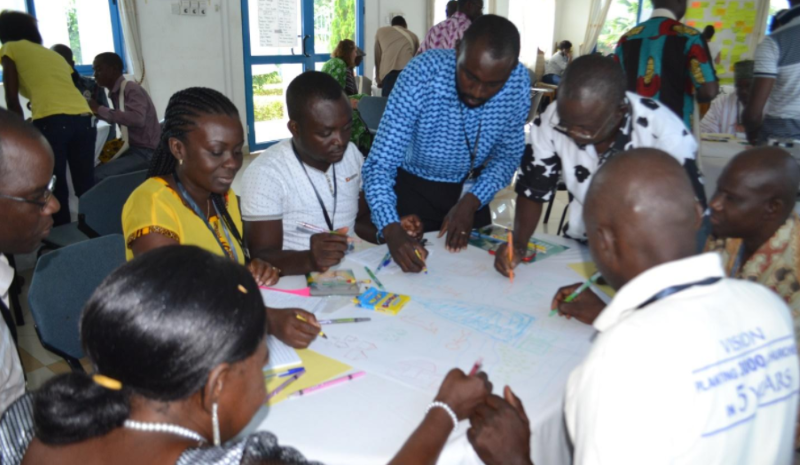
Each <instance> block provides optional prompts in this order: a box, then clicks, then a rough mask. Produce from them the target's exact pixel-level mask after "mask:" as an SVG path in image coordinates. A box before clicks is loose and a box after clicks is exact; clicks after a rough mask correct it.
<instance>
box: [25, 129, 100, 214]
mask: <svg viewBox="0 0 800 465" xmlns="http://www.w3.org/2000/svg"><path fill="white" fill-rule="evenodd" d="M33 125H34V126H36V128H38V129H39V131H40V132H41V133H42V135H43V136H44V138H45V139H47V142H49V143H50V147H51V148H52V149H53V154H54V155H55V167H54V169H53V174H55V175H56V179H57V182H56V189H55V192H53V195H55V196H56V199H58V201H59V203H61V210H59V211H58V213H56V214H54V215H53V222H54V223H55V225H56V226H59V225H62V224H67V223H69V222H70V215H69V189H68V188H67V163H69V172H70V176H71V177H72V186H73V187H74V188H75V196H77V197H80V196H81V195H83V193H84V192H86V191H88V190H89V189H91V188H92V186H94V147H95V139H97V128H96V127H95V126H94V122H93V120H92V116H91V115H53V116H47V117H44V118H39V119H36V120H33Z"/></svg>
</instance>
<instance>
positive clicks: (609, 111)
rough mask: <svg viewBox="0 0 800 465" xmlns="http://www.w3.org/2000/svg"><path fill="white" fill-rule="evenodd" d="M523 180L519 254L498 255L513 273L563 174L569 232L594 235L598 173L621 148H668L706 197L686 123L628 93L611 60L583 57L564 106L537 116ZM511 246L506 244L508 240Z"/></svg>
mask: <svg viewBox="0 0 800 465" xmlns="http://www.w3.org/2000/svg"><path fill="white" fill-rule="evenodd" d="M531 140H532V143H531V145H529V146H527V147H526V151H525V155H524V156H523V158H522V164H521V166H520V176H519V178H518V179H517V185H516V192H517V202H516V204H517V205H516V214H515V219H514V231H515V234H514V244H513V246H514V251H515V253H514V254H513V256H514V259H513V262H512V261H509V260H508V254H507V253H505V248H501V250H498V252H497V254H496V255H495V268H496V269H497V271H499V272H500V273H501V274H503V275H506V276H508V274H509V271H510V270H512V269H513V268H514V267H516V266H517V265H518V264H519V263H520V262H521V260H522V258H523V257H524V256H525V255H526V254H527V244H528V241H529V240H530V238H531V236H532V235H533V232H534V231H535V230H536V226H537V225H538V224H539V218H540V217H541V215H542V209H543V206H544V204H545V203H546V202H548V201H550V199H551V197H552V196H553V195H555V190H556V187H557V185H558V182H559V179H561V178H562V177H563V180H564V182H565V184H566V185H567V190H568V191H569V193H570V195H571V198H572V200H571V202H570V204H569V221H568V223H567V224H566V225H565V226H564V235H565V236H566V237H570V238H573V239H578V240H585V239H586V231H585V228H584V224H583V219H582V214H583V204H584V200H585V196H586V191H587V190H588V189H589V183H590V181H591V179H592V175H593V174H594V173H595V172H596V171H597V170H598V169H599V168H600V166H601V165H602V164H603V162H605V161H606V160H608V159H609V158H610V157H612V156H614V154H617V153H620V152H623V151H627V150H630V149H633V148H642V147H652V148H657V149H661V150H663V151H665V152H667V153H669V154H670V155H672V156H673V157H675V159H677V160H678V161H679V162H680V163H681V164H682V165H683V167H684V168H685V169H686V171H687V172H688V174H689V178H690V179H691V180H692V185H693V186H694V190H695V195H696V196H697V198H698V199H699V200H700V203H701V204H702V205H703V208H704V209H705V207H706V198H705V193H704V191H703V181H702V175H701V174H700V171H699V170H698V168H697V163H696V160H697V142H696V141H695V139H694V137H692V135H691V134H690V133H689V132H688V131H687V130H686V126H685V125H684V124H683V121H682V120H681V119H680V118H678V117H677V116H675V114H674V113H673V112H672V111H671V110H670V109H669V108H667V107H666V106H664V105H662V104H660V103H658V102H656V101H654V100H652V99H648V98H643V97H641V96H639V95H636V94H634V93H631V92H626V91H625V76H624V74H623V72H622V69H621V68H620V67H619V65H618V64H616V63H614V61H613V60H611V59H609V58H604V57H601V56H597V55H589V56H584V57H580V58H578V59H576V60H575V61H573V62H572V64H571V65H570V67H569V69H567V71H566V73H565V74H564V78H563V80H562V81H561V86H560V87H559V92H558V100H557V103H556V105H551V106H550V107H548V109H547V111H545V112H544V113H543V114H542V115H541V116H540V117H538V118H537V119H536V120H534V127H533V131H532V133H531ZM503 247H505V245H504V246H503Z"/></svg>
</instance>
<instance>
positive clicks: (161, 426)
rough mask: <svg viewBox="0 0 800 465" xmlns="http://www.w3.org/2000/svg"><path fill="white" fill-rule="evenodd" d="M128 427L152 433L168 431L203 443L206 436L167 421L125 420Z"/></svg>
mask: <svg viewBox="0 0 800 465" xmlns="http://www.w3.org/2000/svg"><path fill="white" fill-rule="evenodd" d="M123 425H124V426H125V427H126V428H128V429H133V430H136V431H148V432H153V433H168V434H174V435H176V436H181V437H184V438H186V439H191V440H193V441H197V442H199V443H205V442H208V441H206V438H204V437H203V436H200V434H198V433H196V432H194V431H192V430H190V429H188V428H184V427H182V426H178V425H171V424H169V423H146V422H142V421H136V420H125V423H124V424H123Z"/></svg>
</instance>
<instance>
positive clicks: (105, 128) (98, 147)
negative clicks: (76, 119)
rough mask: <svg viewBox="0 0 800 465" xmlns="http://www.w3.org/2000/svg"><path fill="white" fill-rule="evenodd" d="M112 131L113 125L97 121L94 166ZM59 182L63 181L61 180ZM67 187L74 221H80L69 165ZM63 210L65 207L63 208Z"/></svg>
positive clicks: (98, 161)
mask: <svg viewBox="0 0 800 465" xmlns="http://www.w3.org/2000/svg"><path fill="white" fill-rule="evenodd" d="M109 131H111V125H110V124H108V123H106V122H105V121H103V120H97V138H96V139H95V142H94V165H95V166H97V165H98V163H100V152H102V151H103V146H104V145H105V143H106V139H108V133H109ZM58 181H59V182H61V181H62V180H61V179H59V180H58ZM67 186H69V212H70V214H71V215H72V221H77V220H78V198H77V197H75V188H74V187H72V175H71V174H70V172H69V164H67ZM62 208H63V206H62Z"/></svg>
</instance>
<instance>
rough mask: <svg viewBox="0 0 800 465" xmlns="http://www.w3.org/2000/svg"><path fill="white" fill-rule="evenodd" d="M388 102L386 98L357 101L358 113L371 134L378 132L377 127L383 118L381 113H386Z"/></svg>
mask: <svg viewBox="0 0 800 465" xmlns="http://www.w3.org/2000/svg"><path fill="white" fill-rule="evenodd" d="M388 102H389V99H388V98H387V97H363V98H362V99H361V100H359V101H358V113H359V114H360V115H361V119H362V120H364V124H365V125H366V126H367V129H368V130H369V132H371V133H372V134H376V133H377V132H378V126H380V124H381V118H383V112H384V111H386V104H387V103H388Z"/></svg>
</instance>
